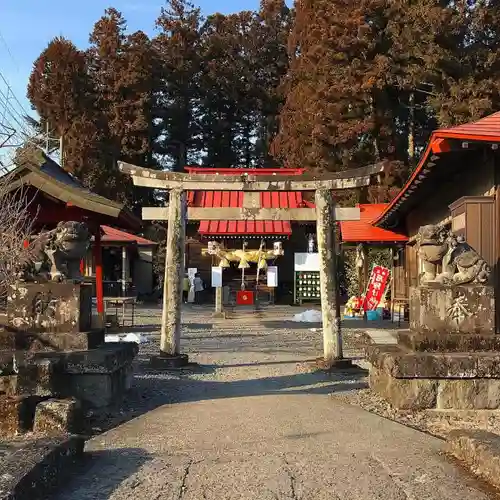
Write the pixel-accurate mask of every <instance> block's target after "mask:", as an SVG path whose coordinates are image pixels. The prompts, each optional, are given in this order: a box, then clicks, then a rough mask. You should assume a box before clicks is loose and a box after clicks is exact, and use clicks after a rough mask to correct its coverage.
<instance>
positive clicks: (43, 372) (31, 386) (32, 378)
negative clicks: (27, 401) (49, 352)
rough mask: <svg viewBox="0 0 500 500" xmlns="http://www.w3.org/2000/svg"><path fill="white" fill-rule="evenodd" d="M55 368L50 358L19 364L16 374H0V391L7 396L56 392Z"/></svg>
mask: <svg viewBox="0 0 500 500" xmlns="http://www.w3.org/2000/svg"><path fill="white" fill-rule="evenodd" d="M55 369H56V367H55V363H54V362H53V361H52V360H49V359H37V360H32V361H31V362H29V363H27V364H23V365H22V366H20V367H19V368H18V373H17V374H16V375H5V376H0V392H1V393H4V394H6V395H7V396H19V395H23V394H30V395H32V396H50V395H52V394H54V393H55V392H56V377H57V374H56V373H55Z"/></svg>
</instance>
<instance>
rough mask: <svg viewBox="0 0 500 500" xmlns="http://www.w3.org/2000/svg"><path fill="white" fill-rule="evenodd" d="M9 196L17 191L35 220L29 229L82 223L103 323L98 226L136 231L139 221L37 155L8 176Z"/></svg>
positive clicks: (40, 155) (26, 156)
mask: <svg viewBox="0 0 500 500" xmlns="http://www.w3.org/2000/svg"><path fill="white" fill-rule="evenodd" d="M8 175H9V176H10V177H9V179H10V189H11V192H15V191H16V190H19V189H21V191H22V195H23V196H25V197H26V199H27V200H28V203H29V210H30V211H31V213H32V214H33V218H34V220H35V222H34V227H33V229H34V230H35V231H40V230H41V229H44V228H47V229H50V228H53V227H55V226H56V225H57V224H58V223H59V222H61V221H77V222H85V223H86V224H87V225H88V227H89V229H90V231H91V232H92V234H93V236H94V244H93V252H94V264H95V280H96V299H97V313H98V315H99V317H100V320H101V321H104V294H103V266H102V246H101V235H102V231H101V226H102V225H113V226H118V227H121V228H124V229H129V230H138V229H139V228H140V226H141V220H140V219H139V218H137V217H136V216H135V215H133V214H132V213H131V212H130V211H129V210H127V209H126V208H125V206H124V205H123V204H120V203H117V202H114V201H111V200H109V199H107V198H104V197H103V196H99V195H97V194H95V193H93V192H91V191H89V190H87V189H85V188H84V187H83V186H82V185H81V184H80V182H79V181H78V180H77V179H76V178H75V177H73V176H72V175H71V174H69V173H68V172H66V171H65V170H64V169H63V168H61V167H60V166H59V165H58V164H57V163H56V162H54V161H53V160H51V159H50V158H49V157H48V156H46V155H45V154H44V153H42V152H41V151H36V152H32V153H29V154H26V155H24V156H23V158H22V160H20V161H19V162H18V163H17V166H16V168H15V169H14V170H13V171H12V172H11V173H9V174H8Z"/></svg>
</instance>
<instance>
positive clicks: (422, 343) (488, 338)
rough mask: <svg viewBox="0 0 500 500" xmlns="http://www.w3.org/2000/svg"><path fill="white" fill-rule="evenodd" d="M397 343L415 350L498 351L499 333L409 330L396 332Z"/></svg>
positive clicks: (499, 343) (499, 346) (499, 349)
mask: <svg viewBox="0 0 500 500" xmlns="http://www.w3.org/2000/svg"><path fill="white" fill-rule="evenodd" d="M397 337H398V344H399V345H400V346H401V347H402V348H405V349H408V350H410V351H417V352H448V353H449V352H486V351H498V352H500V335H496V334H493V335H481V334H466V333H464V334H461V335H457V334H455V333H432V332H428V333H418V332H412V331H410V330H405V331H400V332H398V334H397Z"/></svg>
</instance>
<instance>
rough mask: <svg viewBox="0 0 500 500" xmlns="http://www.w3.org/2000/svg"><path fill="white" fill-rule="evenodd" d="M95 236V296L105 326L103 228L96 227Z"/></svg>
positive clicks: (98, 312) (98, 311)
mask: <svg viewBox="0 0 500 500" xmlns="http://www.w3.org/2000/svg"><path fill="white" fill-rule="evenodd" d="M96 228H97V230H96V231H95V235H94V246H93V251H94V263H95V294H96V299H97V314H98V315H99V316H100V318H101V321H102V325H104V324H105V323H104V320H105V318H104V289H103V284H102V279H103V276H102V248H101V227H100V226H99V225H97V226H96Z"/></svg>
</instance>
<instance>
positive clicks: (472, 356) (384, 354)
mask: <svg viewBox="0 0 500 500" xmlns="http://www.w3.org/2000/svg"><path fill="white" fill-rule="evenodd" d="M366 355H367V360H368V361H369V362H370V363H371V364H372V365H373V366H375V367H376V368H378V369H379V370H382V371H384V372H385V373H387V374H388V375H389V376H391V377H394V378H420V379H423V378H425V379H454V378H456V379H473V378H494V379H500V351H485V352H416V351H409V350H408V349H407V348H405V347H404V346H402V345H373V346H368V347H367V348H366Z"/></svg>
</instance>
